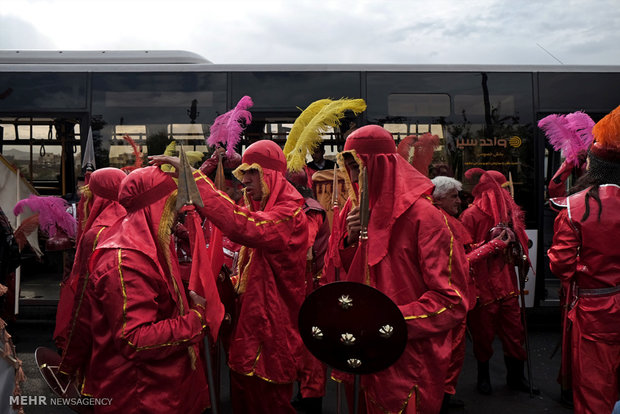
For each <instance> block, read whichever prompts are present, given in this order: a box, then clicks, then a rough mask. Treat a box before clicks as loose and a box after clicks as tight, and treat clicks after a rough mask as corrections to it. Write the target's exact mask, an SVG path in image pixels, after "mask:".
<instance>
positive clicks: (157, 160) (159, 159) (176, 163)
mask: <svg viewBox="0 0 620 414" xmlns="http://www.w3.org/2000/svg"><path fill="white" fill-rule="evenodd" d="M165 164H169V165H171V166H173V167H174V171H168V172H167V174H170V175H172V176H173V177H178V176H179V168H180V167H181V160H180V159H179V158H178V157H171V156H169V155H149V165H155V166H157V167H160V166H162V165H165Z"/></svg>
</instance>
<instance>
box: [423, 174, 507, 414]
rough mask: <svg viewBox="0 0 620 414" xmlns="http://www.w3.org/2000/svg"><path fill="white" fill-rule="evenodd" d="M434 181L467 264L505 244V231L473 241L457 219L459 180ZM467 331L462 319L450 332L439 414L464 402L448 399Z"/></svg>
mask: <svg viewBox="0 0 620 414" xmlns="http://www.w3.org/2000/svg"><path fill="white" fill-rule="evenodd" d="M431 181H432V182H433V184H435V189H434V190H433V202H434V203H435V205H436V206H437V207H438V208H439V209H440V211H441V212H442V213H444V216H445V217H446V220H447V221H448V224H449V226H450V230H451V231H452V234H454V237H455V239H456V240H457V241H458V242H459V243H460V244H462V245H463V247H464V249H465V252H466V253H467V264H466V266H467V267H468V268H469V267H470V266H471V265H473V264H475V263H477V262H479V261H481V260H486V258H487V257H488V256H489V255H491V254H494V253H495V251H496V249H505V248H506V247H507V245H508V244H507V241H508V234H507V232H506V231H504V232H502V233H500V234H499V235H498V236H497V237H496V238H494V239H491V240H490V241H489V242H486V241H485V242H482V243H479V244H474V243H473V240H472V237H471V235H470V234H469V230H467V229H466V228H465V226H463V224H462V223H461V222H460V221H459V219H458V218H457V217H458V215H459V213H460V206H461V198H460V197H459V192H460V191H461V190H462V188H463V185H462V184H461V182H460V181H458V180H455V179H454V178H452V177H446V176H437V177H435V178H433V179H432V180H431ZM467 281H468V286H467V287H468V290H467V298H468V303H469V306H468V309H473V307H474V306H475V305H476V286H475V283H474V280H473V278H472V277H471V274H470V275H468V278H467ZM466 330H467V321H466V320H465V319H464V320H463V322H462V323H461V324H460V325H459V326H457V327H456V328H454V331H453V332H452V355H451V358H450V367H449V369H448V374H447V376H446V389H445V393H446V394H445V396H444V402H443V405H442V408H441V414H443V413H447V412H449V407H450V406H462V405H464V402H463V401H461V400H458V399H454V398H452V397H453V396H454V394H455V393H456V383H457V380H458V377H459V374H460V372H461V369H462V368H463V362H464V360H465V332H466Z"/></svg>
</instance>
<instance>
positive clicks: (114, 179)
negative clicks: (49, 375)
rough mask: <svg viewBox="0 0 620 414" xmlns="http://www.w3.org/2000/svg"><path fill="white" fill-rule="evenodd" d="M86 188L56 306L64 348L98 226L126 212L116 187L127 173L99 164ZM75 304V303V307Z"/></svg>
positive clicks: (59, 344) (59, 339)
mask: <svg viewBox="0 0 620 414" xmlns="http://www.w3.org/2000/svg"><path fill="white" fill-rule="evenodd" d="M88 176H89V189H88V190H87V191H85V193H84V194H82V197H81V199H80V207H79V208H78V213H81V214H79V217H80V221H79V223H78V236H77V239H76V246H77V248H76V254H75V258H74V261H73V267H72V269H71V273H70V274H69V277H68V278H67V280H66V281H64V282H63V283H61V285H60V298H59V300H58V308H57V310H56V327H55V329H54V341H55V342H56V346H57V347H58V348H59V349H62V350H64V349H65V348H66V347H67V346H68V344H67V341H68V336H69V335H70V330H71V324H72V323H73V322H72V321H73V318H74V315H75V314H76V310H77V309H79V304H76V303H75V302H76V292H80V293H79V296H78V300H79V298H80V297H81V292H82V290H81V286H83V285H81V286H80V287H78V284H79V279H80V278H83V277H85V275H86V274H87V267H88V259H89V258H90V255H91V253H92V251H93V250H94V248H95V246H96V244H97V241H98V240H99V239H100V235H101V230H102V229H103V228H105V227H109V226H111V225H112V224H114V223H115V222H116V221H117V220H119V219H121V218H122V217H123V216H125V209H124V208H123V207H122V206H121V205H120V204H118V202H117V201H116V200H117V199H118V189H119V187H120V183H121V181H122V180H123V179H124V178H125V177H126V175H125V173H124V172H122V171H121V170H119V169H118V168H102V169H100V170H97V171H95V172H93V173H89V174H88ZM76 305H77V307H76Z"/></svg>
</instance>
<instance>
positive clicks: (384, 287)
mask: <svg viewBox="0 0 620 414" xmlns="http://www.w3.org/2000/svg"><path fill="white" fill-rule="evenodd" d="M344 149H345V152H347V151H348V152H349V154H351V155H353V157H354V158H355V159H356V160H357V162H358V164H360V165H364V166H365V167H366V168H367V173H368V187H369V205H370V220H369V224H368V240H367V244H366V246H367V248H368V256H367V265H368V273H367V274H368V277H367V278H364V279H365V280H359V275H365V272H363V271H362V272H360V270H361V269H351V270H352V271H351V272H350V273H348V271H349V268H350V266H351V263H352V258H353V256H354V255H355V250H356V248H357V247H356V245H353V246H351V247H344V244H343V240H344V238H345V237H346V234H347V231H346V216H347V215H348V213H349V211H350V210H351V205H352V202H353V199H352V198H350V199H349V201H348V202H347V204H345V206H344V207H343V210H342V212H341V214H340V219H339V221H338V222H339V223H340V226H341V228H340V229H339V230H338V231H336V233H335V234H342V235H343V239H341V240H340V249H338V250H337V253H336V254H338V255H339V256H340V257H339V260H338V259H336V260H334V258H331V257H326V260H325V262H326V263H327V265H326V266H327V268H326V273H327V274H328V276H329V277H333V276H334V275H335V274H336V273H338V274H339V275H340V279H341V280H354V281H357V282H362V283H368V284H369V285H370V286H373V287H375V288H377V289H378V290H380V291H381V292H383V293H384V294H386V295H387V296H388V297H389V298H390V299H391V300H392V301H393V302H394V303H395V304H396V305H397V306H398V308H399V309H400V311H401V312H402V314H403V316H404V318H405V321H406V323H407V328H408V342H407V346H406V348H405V350H404V352H403V354H402V355H401V356H400V358H399V359H398V361H396V362H395V363H394V364H393V365H392V366H390V367H388V368H387V369H385V370H383V371H380V372H377V373H374V374H368V375H363V376H362V377H361V388H362V391H363V395H364V397H365V399H364V401H363V404H365V406H366V407H367V409H368V410H369V412H372V413H375V412H377V413H378V412H390V413H397V412H402V411H404V410H406V412H407V413H412V412H416V410H417V412H422V413H427V412H428V413H435V412H439V409H440V407H441V403H442V400H443V396H444V382H445V378H446V372H447V369H448V365H449V362H450V355H451V350H452V336H451V332H452V329H453V328H454V327H456V326H457V325H459V324H460V323H461V321H462V320H463V319H464V318H465V314H466V311H467V299H466V297H465V294H464V292H465V291H466V289H467V287H466V283H467V282H466V276H467V267H466V266H464V263H465V252H464V250H463V247H462V245H460V244H459V243H458V242H457V241H456V240H455V238H454V235H453V234H452V232H451V231H450V228H449V226H448V225H447V222H446V219H445V218H444V216H443V215H442V214H441V213H440V212H439V210H438V209H437V208H435V206H434V205H433V204H432V203H431V200H430V196H429V195H430V193H431V192H432V189H433V185H432V183H431V182H430V180H429V179H428V178H426V177H424V176H423V175H421V174H420V173H419V172H418V171H416V170H415V169H414V168H413V167H412V166H411V165H410V164H409V163H408V162H407V161H406V160H405V159H404V158H402V157H401V156H400V155H399V154H398V153H396V145H395V144H394V140H393V138H392V136H391V134H390V133H389V132H387V131H386V130H385V129H383V128H381V127H378V126H376V125H369V126H365V127H362V128H359V129H357V130H356V131H354V132H353V133H352V134H351V135H349V137H348V138H347V142H346V144H345V148H344ZM339 161H342V163H344V160H342V159H341V155H339ZM346 178H347V179H348V178H349V177H346ZM348 185H349V186H350V180H348ZM350 194H351V193H350ZM332 252H333V250H330V252H329V253H328V254H330V255H331V254H333V253H332ZM334 264H336V265H334ZM338 264H341V266H340V268H338V269H334V268H330V267H333V266H338Z"/></svg>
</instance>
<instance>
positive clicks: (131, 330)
mask: <svg viewBox="0 0 620 414" xmlns="http://www.w3.org/2000/svg"><path fill="white" fill-rule="evenodd" d="M175 188H176V184H175V183H174V181H172V180H171V179H170V178H169V177H168V176H167V175H166V174H165V173H163V172H162V171H160V170H159V169H157V168H156V167H146V168H141V169H137V170H135V171H133V172H132V173H131V174H130V175H129V176H127V178H126V179H125V180H124V181H123V186H122V187H121V191H120V196H119V201H120V202H121V204H123V206H125V207H126V209H127V216H126V217H125V219H123V220H122V221H119V222H117V223H116V224H115V225H114V226H113V227H111V228H110V229H109V230H108V234H107V236H106V240H103V241H102V242H100V243H99V245H98V247H97V249H96V250H95V253H93V255H92V257H91V259H90V262H89V271H90V276H89V278H88V282H87V285H86V289H85V295H84V300H83V302H82V306H83V307H87V308H88V314H89V315H90V317H89V324H87V325H86V326H82V328H83V329H85V330H86V331H85V332H77V331H76V332H75V333H74V335H91V336H92V338H93V343H92V351H91V357H90V360H89V361H88V366H87V367H86V369H85V372H84V384H83V388H82V392H83V394H84V395H89V396H93V397H97V398H104V397H105V398H111V404H110V405H107V406H103V405H102V406H96V407H95V412H100V413H118V412H123V413H170V412H179V413H180V412H183V413H201V412H202V411H204V409H205V408H207V407H208V406H209V399H208V390H207V385H206V378H205V373H204V369H203V365H202V360H201V358H200V350H199V347H198V346H197V345H198V344H199V343H200V342H201V341H202V338H203V335H204V327H205V325H204V321H205V319H206V318H205V314H204V312H205V311H204V309H202V308H198V307H195V308H190V306H189V304H188V301H187V298H186V296H185V293H184V292H183V285H182V282H181V278H180V274H179V267H178V262H177V260H176V254H175V252H174V246H173V244H172V238H171V237H170V233H169V229H170V228H171V226H172V221H173V218H174V210H173V209H174V204H172V203H168V199H169V197H168V196H169V195H170V194H171V193H172V191H173V190H174V189H175ZM166 230H168V232H167V231H166ZM162 243H163V245H162ZM76 328H77V327H76Z"/></svg>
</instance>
